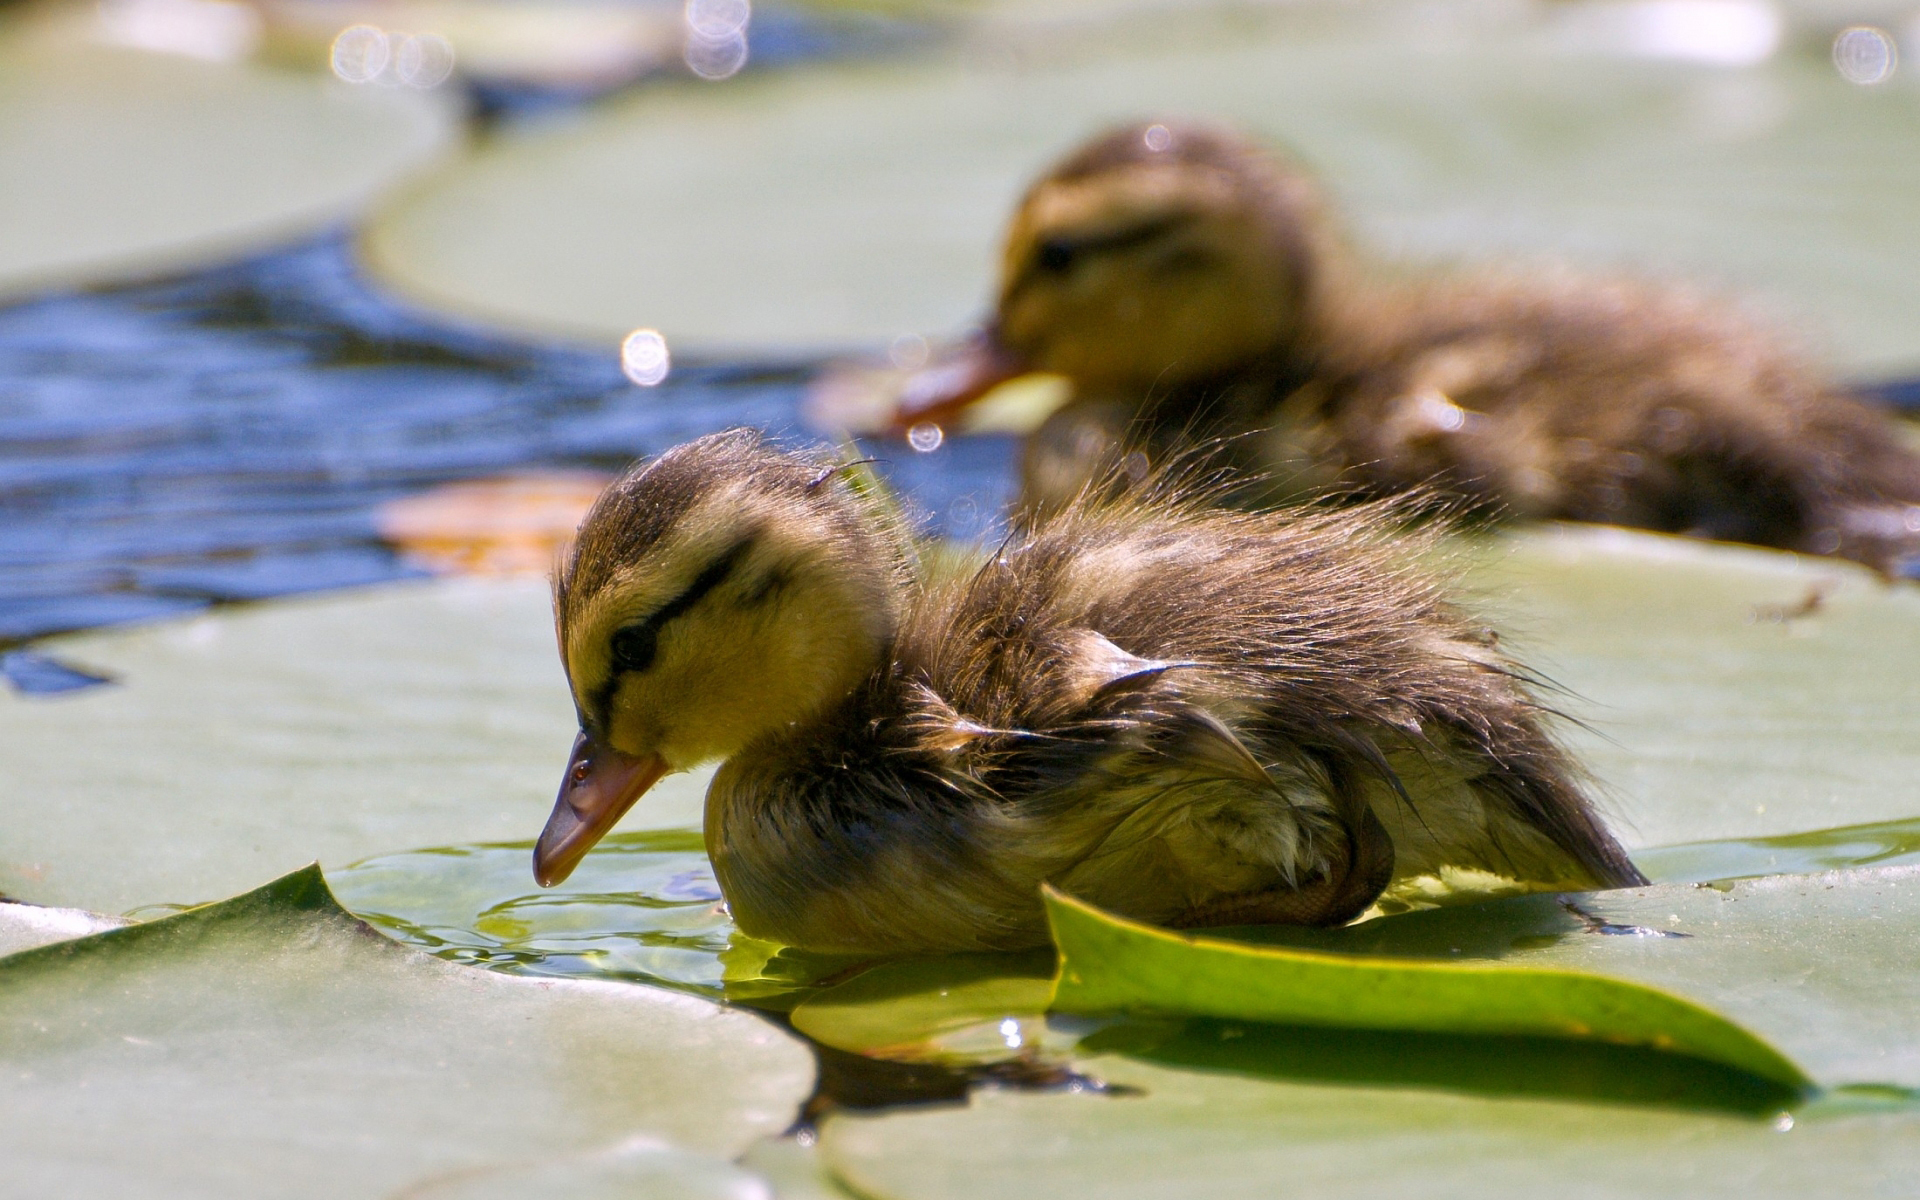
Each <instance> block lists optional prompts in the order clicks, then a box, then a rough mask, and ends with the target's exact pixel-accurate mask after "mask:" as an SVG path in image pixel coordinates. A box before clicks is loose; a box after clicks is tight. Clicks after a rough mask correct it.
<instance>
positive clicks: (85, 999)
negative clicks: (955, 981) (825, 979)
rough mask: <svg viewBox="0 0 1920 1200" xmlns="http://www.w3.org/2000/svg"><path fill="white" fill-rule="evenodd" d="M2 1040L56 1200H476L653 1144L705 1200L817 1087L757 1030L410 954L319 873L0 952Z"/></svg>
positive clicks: (3, 1148)
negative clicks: (174, 1198) (393, 1196)
mask: <svg viewBox="0 0 1920 1200" xmlns="http://www.w3.org/2000/svg"><path fill="white" fill-rule="evenodd" d="M0 1029H4V1035H3V1036H0V1045H4V1047H5V1049H4V1050H0V1062H3V1063H4V1067H5V1069H4V1070H3V1071H0V1113H4V1114H5V1119H4V1120H0V1156H4V1157H5V1159H6V1161H7V1164H8V1178H9V1180H10V1181H12V1182H13V1183H14V1185H15V1186H17V1187H20V1188H23V1189H25V1191H27V1192H33V1193H36V1194H52V1193H56V1192H62V1193H75V1194H89V1195H129V1196H132V1195H153V1196H159V1195H170V1196H171V1195H195V1196H226V1195H236V1196H258V1195H261V1194H263V1193H264V1192H272V1193H274V1194H276V1195H312V1196H340V1195H385V1194H390V1193H397V1192H399V1191H401V1190H403V1189H407V1188H410V1187H414V1186H418V1187H420V1188H422V1189H430V1188H438V1187H446V1188H450V1191H451V1194H456V1195H457V1194H474V1193H473V1192H472V1191H471V1190H470V1189H469V1190H468V1191H466V1192H462V1191H461V1190H460V1188H468V1187H469V1185H470V1184H472V1185H473V1186H477V1184H475V1183H474V1182H473V1181H476V1180H481V1179H484V1178H485V1177H487V1176H489V1175H491V1174H494V1173H504V1174H506V1175H509V1176H512V1175H514V1174H515V1173H521V1172H527V1171H534V1172H536V1174H537V1173H538V1171H540V1170H544V1169H546V1168H547V1166H548V1165H549V1164H552V1165H553V1166H554V1169H556V1170H557V1169H560V1168H561V1167H565V1166H567V1165H568V1164H570V1163H577V1161H578V1160H580V1159H581V1158H583V1157H590V1156H594V1155H610V1156H612V1157H614V1158H615V1159H617V1158H618V1157H619V1152H620V1151H621V1149H622V1148H623V1147H625V1148H628V1149H631V1148H633V1147H634V1146H635V1145H636V1143H635V1141H634V1139H636V1138H639V1139H648V1140H650V1143H651V1144H658V1145H660V1146H667V1147H673V1148H675V1149H677V1150H680V1151H683V1152H684V1153H685V1155H686V1157H685V1158H682V1159H675V1160H673V1161H672V1162H670V1163H665V1164H662V1163H660V1162H654V1163H651V1164H650V1165H651V1166H655V1167H663V1169H665V1170H667V1171H669V1173H675V1174H681V1175H683V1176H684V1175H686V1173H687V1172H689V1171H690V1172H691V1173H692V1175H691V1177H690V1178H687V1179H685V1180H684V1182H685V1184H686V1186H685V1190H686V1192H687V1193H689V1194H694V1195H700V1194H725V1193H724V1192H721V1191H719V1190H718V1189H716V1188H714V1187H711V1186H707V1184H708V1183H710V1182H711V1181H712V1179H713V1178H714V1176H715V1173H716V1171H720V1172H721V1173H724V1164H723V1163H718V1162H715V1161H714V1159H715V1158H716V1157H718V1158H725V1157H727V1156H731V1155H733V1154H737V1153H739V1152H740V1151H741V1150H743V1149H745V1148H746V1147H747V1146H748V1145H750V1144H751V1143H752V1142H753V1141H754V1140H756V1139H758V1138H760V1137H764V1136H766V1135H768V1134H770V1133H773V1132H777V1131H778V1130H779V1129H781V1128H782V1127H783V1126H784V1125H786V1124H787V1123H788V1122H789V1121H791V1120H792V1119H793V1115H794V1113H795V1111H796V1110H797V1106H798V1104H799V1102H800V1101H801V1100H802V1099H803V1098H804V1097H805V1096H806V1094H807V1092H808V1090H809V1088H810V1086H811V1082H812V1078H813V1068H812V1064H811V1061H810V1056H809V1054H808V1053H807V1051H806V1050H805V1048H804V1047H802V1046H801V1045H799V1044H798V1043H797V1042H795V1041H794V1040H792V1039H791V1038H789V1037H787V1036H786V1035H784V1034H783V1033H781V1032H780V1031H779V1030H777V1029H775V1028H773V1027H772V1026H771V1025H769V1024H768V1023H767V1022H765V1021H763V1020H761V1019H759V1018H757V1017H754V1016H752V1015H751V1014H747V1013H740V1012H733V1011H729V1010H726V1009H723V1008H720V1007H717V1006H715V1005H713V1004H710V1003H708V1002H706V1001H703V1000H699V999H696V998H694V997H691V996H683V995H678V994H675V993H671V992H664V991H660V990H658V989H653V988H644V987H636V986H633V985H623V984H604V983H585V982H576V981H563V980H529V979H516V978H512V977H510V976H505V975H501V974H498V973H495V972H489V971H476V970H473V969H471V968H467V967H460V966H454V965H451V964H447V963H443V962H440V961H438V960H436V959H433V958H431V957H429V956H427V955H424V954H421V953H419V952H417V951H414V950H410V949H407V948H405V947H402V946H398V945H396V944H394V943H392V942H390V941H388V940H387V939H385V938H383V937H380V936H379V935H377V934H375V933H374V932H373V931H372V930H370V929H368V928H367V926H365V925H364V924H362V923H361V922H359V921H357V920H355V919H354V918H353V917H351V916H350V915H349V914H347V913H346V912H345V911H344V910H343V909H341V908H340V907H339V906H338V905H337V904H336V903H335V902H334V900H333V898H332V896H331V895H329V893H328V892H327V888H326V884H325V883H324V881H323V880H322V879H321V876H320V873H319V870H318V869H317V868H311V867H310V868H306V869H303V870H301V871H297V872H294V873H293V874H291V875H288V876H286V877H284V878H282V879H279V880H276V881H275V882H273V883H271V884H268V885H266V886H265V887H262V888H259V889H257V890H255V891H252V892H248V893H246V894H244V895H241V896H238V897H236V898H234V899H232V900H228V901H224V902H222V903H219V904H214V905H209V906H207V907H204V908H199V909H195V910H192V911H190V912H185V913H181V914H178V915H176V916H173V917H168V918H164V919H161V920H157V921H153V922H150V923H147V924H141V925H133V926H129V927H126V928H122V929H116V930H112V931H109V932H105V933H99V934H95V935H93V936H91V937H87V938H82V939H79V940H76V941H68V942H62V943H58V944H55V945H50V946H44V947H41V948H39V949H36V950H28V951H24V952H22V953H19V954H15V955H12V956H9V957H7V958H5V959H0ZM455 1184H458V1185H459V1187H452V1185H455ZM696 1185H698V1186H696ZM424 1194H433V1193H432V1191H431V1190H427V1191H425V1193H424ZM587 1194H591V1193H587ZM735 1194H737V1193H735Z"/></svg>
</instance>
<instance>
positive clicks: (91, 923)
mask: <svg viewBox="0 0 1920 1200" xmlns="http://www.w3.org/2000/svg"><path fill="white" fill-rule="evenodd" d="M124 924H126V922H125V921H122V920H119V919H117V918H114V917H103V916H101V915H100V914H99V913H90V912H87V911H86V910H85V909H79V908H42V907H40V906H39V905H37V904H7V903H0V955H7V954H13V953H16V952H17V951H21V950H31V949H33V948H34V947H35V946H46V945H50V944H52V943H54V942H65V941H71V940H72V939H74V938H79V937H86V936H87V935H88V934H90V933H101V932H104V931H105V930H108V929H117V928H119V927H120V926H122V925H124Z"/></svg>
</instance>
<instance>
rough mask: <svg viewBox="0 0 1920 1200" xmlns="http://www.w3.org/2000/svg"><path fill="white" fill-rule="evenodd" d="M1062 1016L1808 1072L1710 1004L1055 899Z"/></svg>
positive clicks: (1051, 917) (1052, 919)
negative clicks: (1569, 1044)
mask: <svg viewBox="0 0 1920 1200" xmlns="http://www.w3.org/2000/svg"><path fill="white" fill-rule="evenodd" d="M1046 903H1047V919H1048V922H1049V924H1050V925H1051V927H1052V929H1053V938H1054V943H1055V945H1056V946H1058V948H1059V950H1060V974H1059V979H1058V982H1057V983H1056V985H1055V989H1054V996H1053V1002H1052V1007H1053V1008H1054V1009H1056V1010H1058V1011H1061V1012H1069V1013H1144V1014H1169V1015H1190V1016H1207V1017H1228V1018H1236V1019H1240V1020H1249V1021H1267V1022H1274V1023H1279V1024H1289V1025H1327V1026H1334V1027H1341V1028H1350V1029H1392V1030H1404V1031H1418V1032H1427V1033H1456V1034H1507V1035H1523V1036H1535V1037H1566V1038H1594V1039H1598V1040H1601V1041H1607V1042H1614V1043H1619V1044H1622V1045H1638V1046H1651V1047H1655V1048H1657V1049H1661V1050H1671V1051H1676V1052H1678V1053H1682V1054H1690V1055H1693V1056H1695V1057H1698V1058H1703V1059H1706V1060H1708V1061H1710V1062H1718V1063H1724V1064H1726V1065H1728V1066H1732V1067H1736V1068H1738V1069H1740V1070H1743V1071H1748V1072H1751V1073H1752V1074H1754V1075H1758V1076H1760V1077H1761V1078H1763V1079H1771V1080H1776V1081H1778V1082H1780V1083H1782V1084H1785V1085H1786V1086H1788V1087H1804V1086H1807V1085H1808V1083H1809V1082H1810V1081H1809V1080H1808V1079H1807V1077H1806V1075H1805V1074H1804V1073H1802V1072H1801V1070H1800V1069H1799V1068H1798V1067H1796V1066H1795V1065H1794V1064H1793V1063H1792V1062H1790V1061H1788V1060H1787V1059H1786V1058H1785V1057H1783V1056H1782V1055H1781V1054H1780V1053H1779V1051H1777V1050H1775V1049H1774V1048H1773V1047H1771V1046H1769V1045H1767V1044H1766V1043H1765V1042H1764V1041H1762V1040H1761V1039H1759V1038H1757V1037H1755V1036H1754V1035H1753V1034H1751V1033H1748V1032H1747V1031H1746V1030H1744V1029H1741V1028H1740V1027H1739V1026H1738V1025H1735V1024H1734V1023H1733V1022H1731V1021H1729V1020H1727V1019H1726V1018H1724V1017H1721V1016H1719V1015H1718V1014H1715V1013H1713V1012H1710V1011H1708V1010H1707V1009H1705V1008H1702V1007H1701V1006H1699V1005H1698V1004H1694V1003H1692V1002H1690V1001H1687V1000H1683V999H1681V998H1679V997H1677V996H1672V995H1668V994H1666V993H1663V992H1659V991H1655V990H1654V989H1652V988H1649V987H1646V986H1643V985H1640V984H1634V983H1627V982H1623V981H1620V980H1615V979H1608V978H1605V977H1603V976H1599V975H1588V974H1584V973H1580V972H1575V971H1566V970H1555V969H1545V968H1535V967H1506V966H1496V965H1492V964H1480V963H1435V962H1415V961H1409V960H1401V959H1389V958H1363V957H1359V956H1348V955H1337V954H1324V953H1316V952H1312V951H1302V950H1293V949H1282V948H1279V947H1263V946H1252V945H1247V944H1243V943H1236V942H1229V941H1223V940H1220V939H1217V938H1200V937H1189V936H1182V935H1180V934H1175V933H1169V932H1167V931H1165V930H1161V929H1156V928H1154V927H1152V926H1150V925H1142V924H1139V923H1137V922H1134V921H1128V920H1125V919H1123V918H1120V917H1115V916H1113V915H1112V914H1110V913H1104V912H1101V911H1100V910H1099V909H1096V908H1094V907H1092V906H1091V905H1088V904H1084V903H1082V902H1081V901H1079V900H1075V899H1073V898H1072V897H1070V896H1066V895H1063V894H1061V893H1059V892H1056V891H1053V890H1052V889H1050V888H1049V889H1048V890H1047V892H1046Z"/></svg>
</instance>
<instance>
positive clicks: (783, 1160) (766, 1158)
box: [739, 1137, 855, 1200]
mask: <svg viewBox="0 0 1920 1200" xmlns="http://www.w3.org/2000/svg"><path fill="white" fill-rule="evenodd" d="M739 1162H740V1165H741V1166H743V1167H745V1168H747V1169H748V1170H750V1171H753V1172H756V1173H757V1174H758V1175H759V1176H760V1177H761V1178H762V1179H764V1180H766V1181H767V1182H768V1183H769V1184H771V1185H772V1186H773V1194H774V1195H775V1196H776V1197H778V1200H855V1198H854V1195H853V1193H852V1192H849V1191H847V1190H846V1189H845V1188H843V1187H841V1186H840V1185H839V1183H837V1182H836V1181H835V1180H834V1178H833V1177H832V1176H831V1175H830V1174H828V1172H827V1169H826V1164H824V1163H822V1162H821V1161H820V1153H819V1150H818V1149H817V1147H816V1145H815V1142H814V1140H813V1139H812V1138H811V1137H808V1138H806V1139H804V1140H803V1139H801V1138H767V1139H766V1140H764V1141H760V1142H755V1143H754V1144H753V1146H752V1147H750V1148H749V1149H748V1150H747V1152H746V1153H745V1154H742V1155H741V1156H740V1159H739Z"/></svg>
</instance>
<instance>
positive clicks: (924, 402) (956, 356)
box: [890, 330, 1033, 433]
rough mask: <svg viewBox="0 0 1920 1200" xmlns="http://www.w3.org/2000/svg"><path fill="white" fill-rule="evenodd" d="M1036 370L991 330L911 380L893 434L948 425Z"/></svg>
mask: <svg viewBox="0 0 1920 1200" xmlns="http://www.w3.org/2000/svg"><path fill="white" fill-rule="evenodd" d="M1032 369H1033V368H1032V367H1031V366H1030V365H1028V364H1027V363H1026V362H1024V361H1023V360H1021V359H1020V358H1018V357H1017V356H1015V355H1014V354H1013V353H1012V352H1011V351H1009V350H1008V349H1007V348H1006V347H1004V346H1002V345H1001V344H1000V339H999V338H998V337H996V336H995V335H994V333H993V331H992V330H986V331H983V332H981V333H977V334H975V335H974V336H973V337H971V338H969V339H967V340H966V341H965V342H963V343H962V344H961V345H960V346H959V348H958V349H957V350H956V351H955V352H954V353H953V354H951V355H950V356H946V357H943V358H940V359H938V360H936V361H934V362H931V363H928V364H927V365H926V366H925V367H922V368H921V369H920V370H919V371H917V372H915V373H914V375H913V377H912V378H911V379H909V380H907V385H906V387H905V388H903V389H902V390H901V393H900V402H899V405H898V406H897V407H896V408H895V409H894V412H893V427H892V429H891V431H890V432H893V433H904V432H906V431H907V430H909V429H911V428H913V427H914V426H915V425H924V424H933V425H945V424H949V423H951V422H952V421H953V419H954V418H955V417H958V416H959V415H960V414H961V413H962V412H963V411H965V410H966V407H967V406H968V405H969V404H972V403H973V402H974V401H975V400H978V399H979V398H980V397H982V396H984V395H986V394H987V393H988V392H990V391H992V390H993V389H994V388H997V387H999V386H1000V385H1001V384H1003V383H1005V382H1006V381H1007V380H1009V379H1013V378H1016V377H1018V376H1021V375H1025V374H1026V373H1027V372H1029V371H1031V370H1032Z"/></svg>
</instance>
